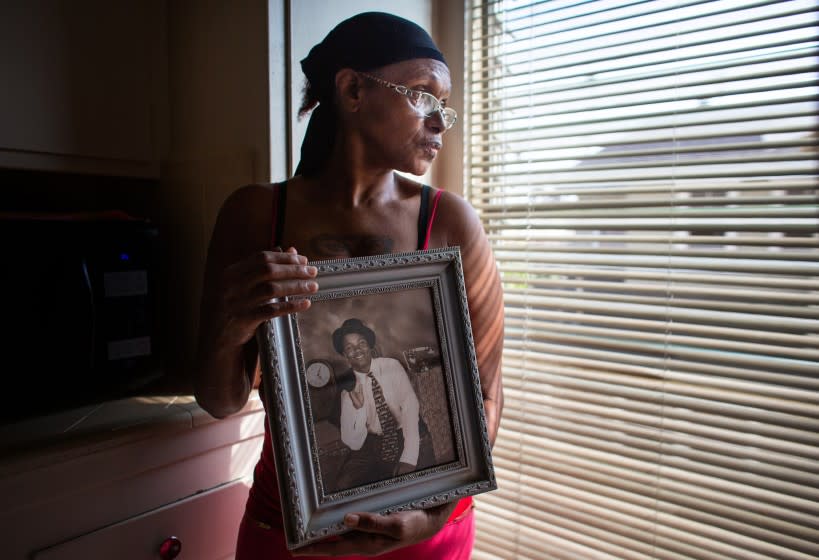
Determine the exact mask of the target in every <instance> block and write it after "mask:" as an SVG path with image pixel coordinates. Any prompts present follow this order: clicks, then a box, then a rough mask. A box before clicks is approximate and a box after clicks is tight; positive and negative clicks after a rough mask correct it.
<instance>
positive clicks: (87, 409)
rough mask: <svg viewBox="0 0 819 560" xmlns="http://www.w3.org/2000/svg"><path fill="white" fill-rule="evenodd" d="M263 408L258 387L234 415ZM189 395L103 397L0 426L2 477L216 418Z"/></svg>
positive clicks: (250, 412) (213, 420)
mask: <svg viewBox="0 0 819 560" xmlns="http://www.w3.org/2000/svg"><path fill="white" fill-rule="evenodd" d="M261 410H262V403H261V401H260V399H259V397H258V394H257V392H256V391H253V392H252V394H251V398H250V399H249V400H248V403H247V404H246V405H245V407H244V408H243V409H242V410H241V411H240V412H238V413H237V414H238V415H242V414H252V413H256V412H259V411H261ZM216 421H217V420H216V419H215V418H213V417H212V416H211V415H210V414H208V413H207V412H205V411H204V410H203V409H202V408H201V407H199V405H198V404H197V403H196V399H195V398H194V397H193V395H152V396H137V397H131V398H127V399H120V400H114V401H106V402H102V403H98V404H93V405H87V406H83V407H79V408H75V409H71V410H66V411H62V412H59V413H56V414H50V415H46V416H40V417H36V418H31V419H27V420H23V421H20V422H16V423H13V424H5V425H2V426H0V449H2V454H0V476H7V475H11V474H15V473H18V472H22V471H25V470H30V469H34V468H38V467H40V466H44V465H47V464H50V463H53V462H57V461H63V460H67V459H71V458H75V457H79V456H82V455H87V454H90V453H95V452H98V451H102V450H104V449H108V448H111V447H115V446H119V445H124V444H126V443H133V442H135V441H139V440H143V439H148V438H152V437H157V436H160V435H166V434H172V433H175V432H182V431H185V430H192V429H195V428H197V427H200V426H204V425H206V424H209V423H211V422H216Z"/></svg>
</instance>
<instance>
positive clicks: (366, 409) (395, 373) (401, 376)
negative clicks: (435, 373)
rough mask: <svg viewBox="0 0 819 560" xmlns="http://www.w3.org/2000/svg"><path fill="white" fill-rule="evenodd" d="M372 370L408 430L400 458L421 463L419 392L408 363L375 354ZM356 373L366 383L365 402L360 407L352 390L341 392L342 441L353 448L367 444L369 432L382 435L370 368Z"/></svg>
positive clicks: (401, 422) (409, 462) (404, 461)
mask: <svg viewBox="0 0 819 560" xmlns="http://www.w3.org/2000/svg"><path fill="white" fill-rule="evenodd" d="M370 371H372V373H373V376H374V377H375V379H376V380H377V381H378V384H379V385H381V390H382V392H383V393H384V401H385V402H386V403H387V406H388V407H389V409H390V411H391V412H392V414H393V416H395V419H396V421H397V422H398V427H399V428H401V431H402V432H403V434H404V449H403V450H402V452H401V459H400V461H401V462H402V463H407V464H409V465H416V464H418V449H419V445H420V437H419V434H418V409H419V406H418V397H416V396H415V391H414V390H413V389H412V384H411V383H410V380H409V377H407V372H406V371H405V370H404V366H402V365H401V362H399V361H398V360H394V359H393V358H373V360H372V364H371V365H370ZM353 373H354V374H355V377H356V381H357V382H358V383H361V384H362V385H364V406H362V407H361V408H356V407H355V405H353V400H352V397H350V392H349V391H342V392H341V441H343V442H344V444H345V445H347V446H348V447H349V448H350V449H352V450H358V449H361V446H363V445H364V441H365V440H366V439H367V435H368V434H370V433H373V434H376V435H381V434H382V430H381V422H379V420H378V411H377V410H376V407H375V398H374V397H373V389H372V381H371V380H370V378H369V376H368V375H367V373H368V372H360V371H353Z"/></svg>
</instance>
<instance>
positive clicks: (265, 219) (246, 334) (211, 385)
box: [194, 186, 318, 418]
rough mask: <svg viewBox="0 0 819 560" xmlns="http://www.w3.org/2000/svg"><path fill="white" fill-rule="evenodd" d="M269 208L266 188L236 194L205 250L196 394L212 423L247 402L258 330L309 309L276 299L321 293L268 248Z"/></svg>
mask: <svg viewBox="0 0 819 560" xmlns="http://www.w3.org/2000/svg"><path fill="white" fill-rule="evenodd" d="M271 209H272V198H271V191H270V189H269V188H268V187H264V186H250V187H243V188H242V189H239V190H238V191H236V192H235V193H233V194H232V195H231V196H230V197H229V198H228V199H227V200H226V201H225V203H224V205H223V206H222V208H221V210H220V211H219V216H218V217H217V220H216V225H215V227H214V230H213V235H212V237H211V241H210V246H209V248H208V257H207V262H206V265H205V280H204V287H203V292H202V305H201V315H200V321H199V339H198V348H197V352H196V360H195V368H196V370H195V372H194V392H195V395H196V400H197V402H198V403H199V405H200V406H201V407H202V408H204V409H205V410H207V411H208V412H209V413H210V414H211V415H213V416H215V417H217V418H221V417H224V416H227V415H229V414H233V413H234V412H236V411H238V410H239V409H241V408H242V406H244V404H245V403H246V402H247V399H248V395H249V394H250V390H251V389H252V386H253V380H254V378H255V375H256V369H257V367H258V351H257V347H256V341H255V333H256V329H257V328H258V326H259V325H260V324H261V323H263V322H264V321H267V320H268V319H271V318H273V317H276V316H279V315H285V314H288V313H294V312H297V311H303V310H305V309H307V308H308V307H309V306H310V301H309V300H306V299H299V298H296V299H292V300H289V301H278V299H279V298H284V297H286V296H297V295H304V294H308V293H311V292H315V291H316V289H318V286H317V284H316V282H315V281H314V280H313V278H314V277H315V275H316V269H315V267H312V266H307V259H306V258H305V257H303V256H301V255H298V254H296V252H295V250H293V249H291V250H289V251H288V252H284V253H283V252H280V251H270V250H269V249H270V248H269V247H268V244H269V239H270V228H271V224H272V216H271Z"/></svg>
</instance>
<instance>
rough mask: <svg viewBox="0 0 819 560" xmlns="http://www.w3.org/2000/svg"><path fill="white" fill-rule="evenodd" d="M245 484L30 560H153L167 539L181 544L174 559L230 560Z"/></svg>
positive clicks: (221, 489) (207, 494) (222, 488)
mask: <svg viewBox="0 0 819 560" xmlns="http://www.w3.org/2000/svg"><path fill="white" fill-rule="evenodd" d="M248 490H249V488H248V486H247V484H246V483H245V482H243V481H236V482H231V483H229V484H226V485H224V486H219V487H217V488H214V489H212V490H208V491H206V492H202V493H200V494H196V495H194V496H191V497H189V498H185V499H183V500H180V501H178V502H175V503H173V504H169V505H167V506H164V507H161V508H159V509H155V510H153V511H149V512H147V513H144V514H142V515H138V516H136V517H132V518H130V519H126V520H125V521H122V522H120V523H116V524H114V525H109V526H107V527H103V528H101V529H98V530H96V531H93V532H91V533H87V534H85V535H82V536H80V537H77V538H75V539H72V540H70V541H67V542H64V543H61V544H58V545H55V546H52V547H49V548H46V549H42V550H40V551H39V552H37V553H35V554H34V555H33V556H32V558H33V560H76V559H77V558H117V560H156V559H157V558H159V547H160V545H161V544H162V542H163V541H165V540H166V539H167V538H168V537H171V536H174V537H176V538H178V539H179V540H180V541H181V543H182V549H181V552H180V554H179V556H177V558H179V559H180V560H186V559H192V560H224V559H226V558H233V554H234V551H235V548H236V534H237V532H238V530H239V522H240V521H241V519H242V514H243V513H244V508H245V502H246V501H247V494H248Z"/></svg>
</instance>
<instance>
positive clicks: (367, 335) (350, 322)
mask: <svg viewBox="0 0 819 560" xmlns="http://www.w3.org/2000/svg"><path fill="white" fill-rule="evenodd" d="M350 333H357V334H360V335H361V336H363V337H364V339H365V340H366V341H367V344H369V345H370V348H372V347H374V346H375V333H374V332H373V330H372V329H370V328H369V327H367V326H366V325H364V323H362V322H361V320H359V319H347V320H346V321H344V323H343V324H342V325H341V326H340V327H339V328H337V329H336V330H335V332H334V333H333V348H335V349H336V352H338V353H339V354H343V353H344V335H348V334H350Z"/></svg>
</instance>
